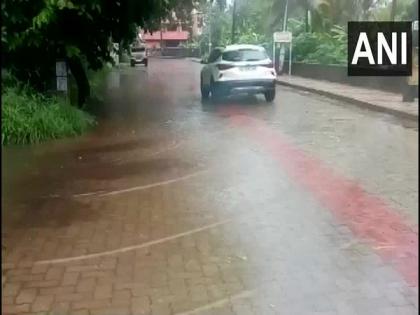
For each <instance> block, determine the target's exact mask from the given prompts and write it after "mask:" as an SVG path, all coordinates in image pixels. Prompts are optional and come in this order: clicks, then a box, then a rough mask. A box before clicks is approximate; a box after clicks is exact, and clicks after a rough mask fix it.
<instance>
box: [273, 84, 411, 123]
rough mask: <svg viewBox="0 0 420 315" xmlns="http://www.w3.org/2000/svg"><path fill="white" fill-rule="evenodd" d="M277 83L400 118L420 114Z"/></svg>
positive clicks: (296, 85)
mask: <svg viewBox="0 0 420 315" xmlns="http://www.w3.org/2000/svg"><path fill="white" fill-rule="evenodd" d="M276 83H277V84H278V85H283V86H287V87H291V88H295V89H299V90H302V91H307V92H311V93H315V94H319V95H323V96H327V97H330V98H333V99H336V100H339V101H344V102H347V103H351V104H353V105H356V106H358V107H360V108H364V109H370V110H373V111H376V112H381V113H387V114H391V115H394V116H397V117H400V118H405V119H409V120H414V121H417V120H418V118H419V116H418V115H415V114H411V113H407V112H404V111H399V110H396V109H393V108H387V107H382V106H379V105H376V104H373V103H369V102H365V101H361V100H358V99H355V98H352V97H347V96H343V95H340V94H336V93H332V92H328V91H325V90H319V89H315V88H310V87H307V86H302V85H299V84H294V83H290V82H285V81H279V80H276Z"/></svg>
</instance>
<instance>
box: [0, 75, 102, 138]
mask: <svg viewBox="0 0 420 315" xmlns="http://www.w3.org/2000/svg"><path fill="white" fill-rule="evenodd" d="M4 82H5V81H4ZM7 83H10V82H7ZM1 111H2V118H1V120H2V130H1V140H2V144H3V145H8V144H31V143H39V142H43V141H46V140H50V139H58V138H64V137H71V136H76V135H80V134H82V133H83V132H84V131H86V130H87V129H89V128H90V127H92V126H93V125H94V124H95V119H94V118H93V117H92V116H91V115H89V114H88V113H86V112H84V111H82V110H80V109H77V108H76V107H74V106H71V105H69V104H68V102H67V101H66V100H65V99H64V98H62V97H59V96H45V95H43V94H40V93H37V92H35V91H33V90H31V89H29V88H27V87H23V86H20V85H19V84H16V83H13V82H12V83H11V84H4V85H3V90H2V109H1Z"/></svg>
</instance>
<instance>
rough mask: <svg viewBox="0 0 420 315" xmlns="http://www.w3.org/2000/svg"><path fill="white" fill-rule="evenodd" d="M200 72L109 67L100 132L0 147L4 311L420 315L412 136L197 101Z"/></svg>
mask: <svg viewBox="0 0 420 315" xmlns="http://www.w3.org/2000/svg"><path fill="white" fill-rule="evenodd" d="M200 68H201V65H200V64H197V63H194V62H192V61H189V60H169V59H166V60H164V59H152V60H151V61H150V63H149V67H148V69H145V68H143V67H141V66H139V67H136V68H124V69H121V71H120V72H115V73H113V75H114V77H113V80H112V81H113V82H112V83H114V86H113V87H110V88H109V89H108V90H107V91H106V93H105V94H104V97H105V99H106V104H105V105H104V107H103V110H102V111H101V117H100V123H99V126H98V127H97V128H96V129H95V130H94V131H92V132H91V133H89V134H87V135H85V136H83V137H80V138H77V139H68V140H64V141H55V142H51V143H47V144H42V145H38V146H32V147H27V148H7V149H5V150H3V162H2V163H3V164H2V171H3V173H2V174H3V175H2V176H3V178H2V179H3V188H2V189H3V200H2V204H3V207H2V208H3V210H2V211H3V212H2V217H3V220H2V241H3V245H4V249H3V250H4V252H3V257H2V262H3V264H2V270H3V275H4V284H3V295H2V306H3V314H15V313H19V314H26V313H39V312H41V313H51V314H88V313H90V314H153V315H155V314H156V315H165V314H178V315H180V314H214V315H216V314H217V315H221V314H238V315H244V314H255V315H257V314H258V315H260V314H264V315H265V314H288V315H289V314H299V315H300V314H416V313H418V302H417V300H418V280H417V278H418V211H417V209H418V127H417V125H412V123H409V122H405V121H401V120H396V119H394V118H393V117H391V116H387V115H384V114H378V113H373V112H370V111H364V110H361V109H359V108H356V107H353V106H351V105H349V104H346V103H340V102H337V101H332V100H329V99H327V98H324V97H320V96H316V95H313V94H308V93H300V92H297V91H296V90H293V89H289V88H285V87H277V99H276V101H275V102H274V103H273V104H267V103H265V101H264V99H263V97H258V98H255V97H240V98H234V99H229V100H226V101H224V102H222V103H221V104H211V103H204V104H203V103H202V102H201V99H200V93H199V73H200ZM115 79H117V80H115Z"/></svg>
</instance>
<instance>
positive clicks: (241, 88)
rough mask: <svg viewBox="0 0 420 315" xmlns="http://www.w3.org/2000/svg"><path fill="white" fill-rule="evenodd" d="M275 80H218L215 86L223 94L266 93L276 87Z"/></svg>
mask: <svg viewBox="0 0 420 315" xmlns="http://www.w3.org/2000/svg"><path fill="white" fill-rule="evenodd" d="M275 86H276V84H275V80H272V79H263V80H234V81H216V82H214V87H215V88H216V89H217V91H218V92H219V93H222V94H240V93H253V94H258V93H265V92H268V91H272V90H274V89H275Z"/></svg>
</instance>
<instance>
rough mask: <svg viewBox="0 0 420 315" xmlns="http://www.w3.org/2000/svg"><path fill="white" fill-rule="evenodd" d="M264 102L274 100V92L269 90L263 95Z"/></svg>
mask: <svg viewBox="0 0 420 315" xmlns="http://www.w3.org/2000/svg"><path fill="white" fill-rule="evenodd" d="M264 97H265V100H266V102H269V103H271V102H272V101H274V99H275V98H276V90H270V91H267V92H265V93H264Z"/></svg>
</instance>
